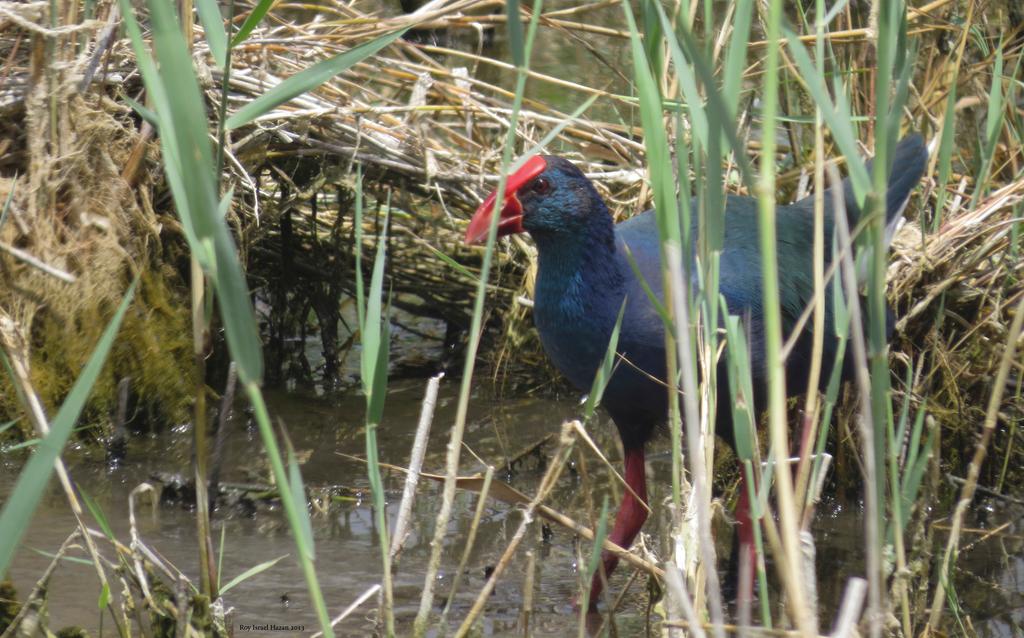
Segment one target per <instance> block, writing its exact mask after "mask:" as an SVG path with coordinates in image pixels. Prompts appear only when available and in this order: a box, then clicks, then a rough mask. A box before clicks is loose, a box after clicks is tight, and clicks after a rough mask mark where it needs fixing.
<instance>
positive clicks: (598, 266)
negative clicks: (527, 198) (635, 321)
mask: <svg viewBox="0 0 1024 638" xmlns="http://www.w3.org/2000/svg"><path fill="white" fill-rule="evenodd" d="M602 206H603V204H602ZM534 241H535V242H536V244H537V261H538V264H537V267H538V268H537V269H538V272H537V286H536V297H537V302H538V305H539V306H542V307H546V308H549V309H551V310H552V311H553V312H552V314H553V315H557V316H558V317H559V319H560V320H567V321H572V320H574V319H580V320H587V319H591V320H598V321H599V322H600V323H604V322H603V321H600V319H601V318H603V317H599V316H598V315H603V314H607V313H606V312H605V311H606V310H608V308H611V313H612V316H613V319H614V315H615V314H616V313H617V312H618V308H619V305H620V301H621V297H622V294H623V290H624V284H625V277H624V273H623V271H622V266H621V263H620V261H621V260H620V259H619V255H618V248H617V246H616V241H615V225H614V224H613V223H612V219H611V215H610V214H608V212H607V210H603V211H596V212H595V214H594V215H593V219H592V223H590V224H588V226H587V228H586V229H584V232H583V233H581V234H578V235H574V236H572V237H568V238H567V237H565V236H561V237H558V236H553V235H552V236H543V235H542V236H537V234H534ZM552 318H554V317H552Z"/></svg>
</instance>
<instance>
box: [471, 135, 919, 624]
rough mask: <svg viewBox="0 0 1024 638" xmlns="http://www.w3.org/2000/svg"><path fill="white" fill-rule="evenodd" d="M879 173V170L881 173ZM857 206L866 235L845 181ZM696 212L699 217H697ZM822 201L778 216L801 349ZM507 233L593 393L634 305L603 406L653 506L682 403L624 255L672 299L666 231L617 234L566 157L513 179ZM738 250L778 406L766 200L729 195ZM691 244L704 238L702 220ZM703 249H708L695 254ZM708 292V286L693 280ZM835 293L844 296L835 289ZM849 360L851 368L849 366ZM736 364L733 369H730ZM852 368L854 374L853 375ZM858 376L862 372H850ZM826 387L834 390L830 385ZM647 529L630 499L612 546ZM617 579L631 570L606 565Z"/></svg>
mask: <svg viewBox="0 0 1024 638" xmlns="http://www.w3.org/2000/svg"><path fill="white" fill-rule="evenodd" d="M927 155H928V154H927V150H926V149H925V145H924V141H923V140H922V139H921V137H920V136H919V135H916V134H913V135H910V136H908V137H906V138H904V139H903V140H902V141H901V142H900V143H899V144H898V145H897V147H896V149H895V152H894V158H893V163H892V170H891V172H890V175H889V181H888V190H887V192H886V201H885V206H886V224H887V227H888V228H890V229H891V228H892V227H893V226H894V222H895V221H897V218H898V217H899V215H900V214H901V212H902V210H903V207H904V206H905V205H906V203H907V200H908V199H909V197H910V192H911V191H912V190H913V188H914V187H915V186H916V185H917V183H918V182H919V181H920V179H921V175H922V174H923V173H924V169H925V163H926V160H927ZM869 170H870V168H869ZM842 188H843V191H844V192H843V200H844V201H845V206H846V214H847V219H848V220H849V223H850V228H851V229H853V228H854V227H855V226H856V223H857V221H858V218H859V209H858V207H857V204H856V200H855V198H854V195H853V190H852V187H851V186H850V184H849V183H848V182H844V183H843V185H842ZM496 196H497V193H492V194H491V196H490V197H488V198H487V200H486V201H484V203H483V204H482V205H481V206H480V208H478V209H477V211H476V214H475V215H474V216H473V218H472V220H471V221H470V223H469V227H468V228H467V230H466V242H467V243H478V242H481V241H484V240H485V239H486V237H487V232H488V230H489V227H490V223H491V215H492V214H493V213H494V210H495V199H496ZM694 209H696V206H694ZM813 210H814V202H813V198H812V197H808V198H806V199H803V200H801V201H799V202H797V203H795V204H792V205H787V206H778V207H777V209H776V232H777V237H778V239H777V241H778V272H779V289H780V295H781V299H780V302H781V309H782V322H783V331H784V333H785V336H786V337H788V336H789V333H790V332H791V331H792V330H793V328H794V325H795V324H796V322H797V319H798V318H799V316H800V315H801V313H802V312H803V311H804V309H805V308H806V307H807V306H808V305H809V304H810V303H811V302H812V300H813V295H814V277H813V274H812V273H813V231H814V214H813ZM498 214H499V219H498V228H497V232H498V235H499V236H501V235H509V234H514V233H521V232H524V231H525V232H528V233H530V235H531V236H532V237H533V240H534V242H535V243H536V245H537V256H538V261H539V263H538V272H537V282H536V290H535V294H534V310H533V316H534V321H535V323H536V325H537V331H538V333H539V334H540V339H541V342H542V343H543V345H544V350H545V351H546V352H547V354H548V356H549V357H551V360H552V361H553V362H554V364H555V367H557V368H558V369H559V370H560V371H561V372H562V374H564V375H565V376H566V377H567V378H568V379H569V381H570V382H572V384H573V385H574V386H576V387H577V388H579V389H580V390H581V391H584V392H586V391H589V390H590V388H591V385H592V383H593V380H594V375H595V374H596V371H597V369H598V367H599V366H600V364H601V361H602V359H603V357H604V354H605V351H606V349H607V347H608V341H609V338H610V336H611V332H612V329H613V328H614V326H615V322H616V318H617V316H618V312H619V310H620V308H621V306H622V303H623V299H626V308H625V313H624V315H623V318H622V324H621V329H620V335H619V341H618V352H619V353H620V354H621V356H622V357H624V358H625V359H626V360H628V361H629V362H630V365H619V366H617V368H616V370H615V372H614V373H613V374H612V376H611V378H610V379H609V381H608V384H607V387H606V389H605V391H604V395H603V397H602V403H603V405H604V407H605V408H606V409H607V410H608V413H609V414H610V415H611V417H612V420H613V421H614V422H615V425H616V426H617V428H618V430H619V436H620V437H621V438H622V446H623V449H624V451H625V480H626V482H627V483H628V484H629V486H630V487H631V488H632V490H633V492H635V494H636V496H638V497H639V498H640V499H643V501H645V502H646V500H647V489H646V477H645V471H644V444H645V443H646V442H647V440H648V439H649V438H650V437H651V435H652V433H653V431H654V428H655V426H657V425H658V424H659V423H661V422H664V421H665V420H666V415H667V410H668V395H667V391H666V387H665V385H664V383H663V382H659V381H656V380H663V379H665V377H666V373H665V367H666V362H665V337H664V329H665V327H664V324H663V322H662V319H661V317H660V315H659V313H658V312H657V311H656V309H655V308H654V306H653V305H652V303H651V301H650V299H649V298H648V295H647V294H646V293H645V292H644V290H643V288H642V285H641V282H640V281H639V280H638V278H637V277H636V275H635V274H634V270H633V268H632V267H631V266H630V263H629V261H628V259H627V257H626V251H625V250H624V247H626V246H628V247H629V251H630V253H631V254H632V256H633V259H634V260H635V262H636V266H637V268H638V270H639V272H640V273H641V274H642V275H643V277H644V278H645V279H646V282H647V284H648V285H649V286H650V289H651V290H653V291H655V293H656V294H658V295H659V297H660V295H661V292H662V271H661V264H660V259H661V258H660V254H659V247H658V242H659V238H658V231H657V225H656V220H655V214H654V211H653V210H649V211H646V212H644V213H641V214H639V215H636V216H634V217H631V218H630V219H627V220H626V221H624V222H622V223H620V224H615V223H614V222H613V220H612V216H611V213H610V212H609V211H608V207H607V206H606V205H605V203H604V201H603V200H602V199H601V196H600V195H599V194H598V192H597V190H596V189H595V188H594V185H593V184H592V183H591V182H590V180H589V179H587V177H586V176H585V175H584V174H583V173H582V172H581V171H580V170H579V169H578V168H577V167H576V166H575V165H573V164H572V163H571V162H569V161H568V160H566V159H563V158H560V157H554V156H547V155H545V156H535V157H532V158H530V159H529V160H528V161H527V162H526V163H525V164H524V165H523V166H522V168H520V169H519V170H518V171H516V172H515V173H514V174H513V175H511V176H510V177H509V178H508V181H507V185H506V192H505V197H504V202H502V205H501V207H500V210H499V213H498ZM833 216H834V211H833V210H832V198H831V197H830V196H828V194H826V197H825V263H826V265H827V264H829V263H830V262H831V260H832V255H831V253H832V250H831V245H832V241H831V238H832V235H833V223H834V217H833ZM724 225H725V242H724V247H723V250H722V253H721V262H720V284H719V285H720V288H719V290H720V292H721V294H722V295H723V296H724V297H725V300H726V303H727V305H728V307H729V312H730V313H732V314H735V315H740V316H742V317H745V321H746V325H745V328H746V330H747V335H748V341H749V344H750V357H751V375H752V377H753V387H754V395H755V396H754V404H755V407H756V408H757V410H758V411H759V412H760V411H762V410H763V409H764V408H765V401H766V394H767V385H768V381H767V378H766V370H765V360H764V359H765V354H764V350H765V343H764V324H763V321H764V317H763V312H764V311H763V306H762V289H761V283H762V279H761V256H760V253H759V250H758V224H757V201H756V200H755V199H753V198H750V197H741V196H736V195H730V196H728V199H727V201H726V210H725V217H724ZM691 236H692V237H693V238H694V241H696V238H697V216H696V215H694V216H693V228H692V234H691ZM696 251H697V249H696V246H694V250H693V252H694V254H695V253H696ZM693 284H694V285H697V282H696V280H695V281H694V282H693ZM830 285H831V284H830ZM826 299H828V300H829V301H828V302H827V305H826V310H825V341H824V349H823V355H822V369H823V370H830V369H831V367H832V365H833V363H834V361H835V357H836V355H837V349H838V347H839V341H838V339H837V338H836V337H835V328H834V312H833V308H832V304H831V299H832V295H831V294H826ZM811 348H812V334H811V328H810V327H809V326H808V327H807V328H805V329H804V331H803V333H802V334H801V335H800V336H799V337H798V338H797V341H796V344H795V346H794V347H793V349H792V350H791V351H790V354H789V356H788V358H787V360H786V391H787V394H788V395H795V394H800V393H802V392H805V391H806V390H807V383H808V375H809V369H810V358H811V356H812V355H811ZM848 360H849V358H847V361H848ZM723 361H724V358H723ZM847 368H850V366H847ZM851 371H852V370H850V369H848V370H847V371H846V374H849V373H850V372H851ZM717 374H718V376H719V385H718V387H719V388H722V390H721V391H720V392H719V393H718V397H719V404H718V409H717V415H718V417H717V422H716V424H715V425H716V432H717V433H718V434H719V435H720V436H722V437H723V438H724V439H725V440H726V441H728V442H729V443H730V444H732V441H733V428H732V422H731V421H732V420H731V409H730V405H729V401H730V398H729V393H728V392H727V391H725V388H727V387H728V386H727V385H726V384H727V382H728V381H727V377H726V376H725V375H726V374H727V372H726V365H725V363H721V364H720V365H719V368H718V371H717ZM827 376H828V375H827V374H825V375H822V382H821V388H822V389H824V387H825V384H826V383H827ZM747 507H748V504H747V502H746V490H745V489H741V490H740V500H739V503H738V505H737V512H736V515H737V519H738V521H739V529H738V535H739V542H740V547H741V550H740V551H747V552H749V551H752V545H751V543H752V527H751V522H750V519H749V511H747ZM646 518H647V509H646V507H645V505H644V504H642V503H640V502H638V501H637V499H636V497H634V496H633V494H630V493H629V492H628V491H627V493H626V494H625V496H624V497H623V500H622V504H621V506H620V508H619V512H618V515H617V516H616V518H615V525H614V527H613V529H612V532H611V535H610V537H609V538H610V540H611V541H612V542H614V543H615V544H617V545H619V546H620V547H623V548H626V549H628V548H629V546H630V545H631V544H632V542H633V539H634V538H635V537H636V535H637V533H638V532H639V531H640V528H641V527H642V526H643V523H644V521H645V519H646ZM603 563H604V569H605V573H606V574H608V575H610V574H611V572H612V570H613V569H614V568H615V566H616V564H617V563H618V559H617V558H616V557H615V556H614V555H611V554H609V553H605V555H604V557H603ZM601 588H602V583H601V578H600V574H598V575H596V576H595V577H594V581H593V583H592V585H591V596H590V601H591V605H596V603H597V601H598V598H599V594H600V592H601Z"/></svg>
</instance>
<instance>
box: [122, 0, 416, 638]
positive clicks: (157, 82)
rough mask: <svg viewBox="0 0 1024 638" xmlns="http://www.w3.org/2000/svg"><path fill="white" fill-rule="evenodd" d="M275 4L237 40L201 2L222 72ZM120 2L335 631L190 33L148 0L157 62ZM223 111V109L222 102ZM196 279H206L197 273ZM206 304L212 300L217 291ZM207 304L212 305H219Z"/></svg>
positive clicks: (323, 613) (311, 575)
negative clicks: (231, 221) (282, 441)
mask: <svg viewBox="0 0 1024 638" xmlns="http://www.w3.org/2000/svg"><path fill="white" fill-rule="evenodd" d="M270 4H271V3H270V2H262V3H261V4H260V5H259V6H258V7H257V10H256V11H254V12H253V13H251V14H250V16H249V19H248V20H247V21H246V22H245V23H244V24H243V26H242V28H241V29H240V31H239V33H237V34H235V36H234V37H233V38H230V39H229V38H228V37H227V34H226V33H225V32H224V29H223V27H222V26H221V27H220V28H218V27H217V24H218V23H221V24H222V22H221V21H220V18H219V11H218V10H217V7H216V6H209V4H208V3H203V2H201V3H200V6H199V12H200V19H201V20H202V21H203V23H204V26H205V27H206V30H207V32H208V34H207V39H208V43H209V45H210V49H211V52H212V53H213V55H214V58H215V61H216V62H217V63H219V64H221V65H222V69H221V71H222V73H225V74H227V73H229V69H228V64H229V63H230V51H231V48H232V47H233V46H235V45H237V44H238V43H240V42H242V41H244V40H245V38H246V37H248V35H249V33H250V32H251V31H252V29H253V28H254V27H255V26H256V24H257V23H258V22H259V20H260V19H261V18H262V15H263V13H265V12H266V10H267V9H269V6H270ZM120 5H121V11H122V13H123V15H124V16H125V24H126V28H127V31H128V34H129V37H130V38H131V41H132V46H133V49H134V51H135V54H136V59H137V62H138V65H139V69H140V71H141V74H142V77H143V81H144V83H145V86H146V89H147V94H148V97H149V101H150V103H151V104H152V105H153V108H152V110H151V111H149V113H148V114H149V117H150V118H152V119H154V121H155V123H156V125H157V128H158V130H159V133H160V142H161V149H162V151H163V160H164V166H165V174H166V176H167V181H168V183H169V184H170V187H171V192H172V195H173V197H174V202H175V207H176V209H177V211H178V215H179V218H180V219H181V222H182V228H183V230H184V233H185V236H186V239H187V240H188V244H189V247H190V249H191V251H192V255H193V257H194V259H195V260H196V263H197V264H198V266H199V268H200V269H201V270H202V273H203V277H202V279H205V282H206V283H208V284H209V285H210V289H211V292H212V293H213V295H215V296H216V308H217V311H218V315H219V317H220V320H221V321H222V323H223V325H224V331H225V335H226V338H227V343H228V350H229V353H230V355H231V357H232V359H233V360H234V361H235V363H236V365H237V369H238V377H239V381H240V382H241V383H242V386H243V388H244V389H245V392H246V395H247V396H248V398H249V401H250V403H251V404H252V406H253V408H254V416H255V418H256V423H257V426H258V429H259V432H260V436H261V438H262V440H263V444H264V448H265V449H266V452H267V456H268V458H269V460H270V464H271V469H272V472H273V475H274V480H275V482H276V484H277V487H278V491H279V496H280V499H281V502H282V504H283V506H284V510H285V514H286V518H287V519H288V522H289V525H290V527H291V529H292V532H293V535H294V537H295V543H296V547H297V550H298V551H297V555H298V560H299V564H300V566H301V568H302V571H303V574H304V577H305V580H306V586H307V588H308V589H309V593H310V598H311V601H312V605H313V608H314V610H315V612H316V616H317V619H318V622H319V623H320V626H321V628H322V630H323V632H324V635H326V636H333V630H332V628H331V624H330V618H329V615H328V613H327V605H326V603H325V601H324V597H323V594H322V593H321V590H320V583H319V580H318V578H317V575H316V569H315V566H314V560H315V548H314V541H313V535H312V531H311V529H312V526H311V523H310V520H309V512H308V510H307V508H306V505H305V491H304V488H303V484H302V479H301V475H300V473H299V469H298V464H297V462H296V461H295V458H294V454H293V453H292V452H291V449H290V446H289V448H288V449H289V453H288V457H287V467H286V463H285V458H284V457H283V456H282V454H281V451H280V448H279V446H278V442H277V437H276V435H275V433H274V430H273V426H272V425H271V422H270V416H269V413H268V411H267V407H266V404H265V402H264V399H263V394H262V392H261V390H260V386H259V383H260V378H261V376H262V346H261V343H260V340H259V334H258V330H257V327H256V322H255V317H254V315H253V310H252V304H251V302H250V298H249V290H248V286H247V284H246V281H245V276H244V273H243V270H242V265H241V263H240V261H239V259H238V254H237V250H236V248H235V245H234V242H233V240H232V238H231V234H230V230H229V229H228V226H227V224H226V222H225V219H224V214H225V213H226V212H227V210H228V208H229V207H230V196H231V193H230V191H229V192H228V194H227V195H225V196H224V197H223V198H222V197H220V196H219V195H218V192H217V191H218V184H219V171H218V169H217V163H218V162H219V159H218V162H215V161H214V154H213V152H212V150H211V148H210V143H209V140H208V119H207V113H206V108H205V104H204V101H203V96H202V93H201V91H200V89H199V84H198V82H197V80H196V74H195V70H194V68H193V66H192V61H191V58H190V56H189V54H188V43H187V42H186V41H185V39H184V38H183V37H182V33H181V28H180V26H179V24H178V20H177V18H176V16H175V15H174V12H173V11H172V10H171V7H170V5H169V4H168V3H166V2H161V1H160V0H149V2H148V3H147V6H148V8H149V12H150V20H151V25H152V30H153V48H154V52H155V55H156V58H157V59H158V60H159V62H160V65H159V68H158V67H157V65H156V61H155V60H154V58H153V57H151V55H150V52H149V50H148V48H147V46H146V44H145V41H144V39H143V36H142V31H141V29H140V28H139V25H138V22H137V20H136V18H135V12H134V9H133V8H132V6H131V5H130V3H128V2H127V1H126V0H120ZM398 35H400V30H399V31H395V32H392V33H390V34H387V35H385V36H383V37H381V38H379V39H378V40H376V41H374V42H371V43H368V44H367V45H362V46H361V47H357V48H356V49H353V50H351V51H348V52H345V53H343V54H340V55H339V56H336V57H335V58H333V59H331V60H328V61H326V62H325V63H321V64H319V65H314V66H313V67H311V68H310V69H307V70H306V71H303V72H300V73H298V74H296V75H295V76H293V77H292V78H290V79H289V80H286V81H285V82H283V83H282V84H281V85H279V86H278V87H277V89H276V90H272V91H270V92H268V95H265V96H263V97H262V98H258V99H257V100H255V101H254V102H253V103H251V104H250V105H248V107H247V108H245V109H243V110H242V111H241V115H239V114H238V113H236V114H235V115H234V116H232V117H231V118H228V120H227V121H226V122H224V121H223V120H222V122H223V125H222V126H223V127H226V128H231V127H233V126H239V125H241V124H243V123H245V122H247V121H250V120H251V119H253V118H255V117H258V116H259V115H261V114H262V113H265V112H266V111H268V110H270V109H272V108H274V107H276V106H277V105H279V104H281V103H283V102H284V101H286V100H288V99H290V98H291V97H294V96H295V95H298V94H299V93H301V92H304V91H308V90H312V89H313V88H315V87H316V86H319V84H321V83H323V82H324V81H326V80H327V79H329V77H331V75H333V74H335V73H338V72H340V71H342V70H344V69H345V68H347V67H348V66H351V65H352V64H354V63H356V62H358V61H359V60H361V59H363V58H364V57H366V56H368V55H372V54H373V53H375V52H376V51H377V50H379V49H380V48H381V47H383V46H385V45H387V44H388V43H390V42H391V41H393V40H394V39H395V38H396V37H398ZM328 72H329V73H328ZM282 87H284V88H282ZM222 90H223V94H222V96H221V99H222V101H224V100H226V91H227V82H226V81H225V82H224V83H223V85H222ZM221 112H222V113H223V112H224V111H223V108H222V111H221ZM194 281H195V280H194ZM196 285H197V287H198V285H199V284H198V282H197V284H196ZM208 303H209V304H212V299H211V300H210V301H209V302H208ZM207 308H212V305H208V306H207ZM200 478H202V477H200Z"/></svg>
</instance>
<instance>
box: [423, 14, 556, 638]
mask: <svg viewBox="0 0 1024 638" xmlns="http://www.w3.org/2000/svg"><path fill="white" fill-rule="evenodd" d="M542 7H543V0H536V1H535V2H534V4H533V11H532V15H531V18H530V25H529V27H528V29H527V32H526V36H525V39H524V38H523V35H522V25H521V24H520V22H519V21H520V12H519V3H518V2H517V1H516V0H510V1H509V2H508V3H507V4H506V15H507V18H508V25H509V34H508V35H509V47H510V49H511V52H512V58H513V61H514V62H515V65H516V86H515V93H514V98H513V101H512V111H511V114H510V116H509V123H508V131H507V133H506V136H505V143H504V146H503V148H502V154H501V173H500V175H501V177H500V179H499V181H498V188H497V196H496V198H495V203H496V204H495V205H496V206H500V205H501V204H500V203H501V202H502V201H503V200H504V195H505V182H506V179H505V177H506V175H507V171H508V168H509V166H510V164H511V162H512V158H513V156H514V154H515V141H516V127H517V123H518V121H519V111H520V109H521V108H522V104H523V92H524V90H525V88H526V79H527V77H528V74H529V60H530V55H531V53H532V51H533V43H534V38H535V37H536V33H537V24H538V19H539V16H540V12H541V9H542ZM498 217H499V216H498V214H497V211H494V214H493V215H492V216H491V225H490V228H489V230H488V233H487V242H486V244H485V246H484V255H483V260H482V262H481V264H480V278H479V280H478V281H477V289H476V296H475V298H474V300H473V315H472V319H471V320H470V328H469V343H468V345H467V347H466V359H465V364H464V365H463V370H462V382H461V384H460V386H459V398H458V402H457V407H456V413H455V423H454V425H453V426H452V431H451V435H450V438H449V442H448V450H447V456H446V459H445V482H444V487H443V491H442V499H441V507H440V508H438V512H437V519H436V521H435V523H434V536H433V539H432V540H431V551H430V561H429V563H428V565H427V570H426V575H425V580H424V587H423V595H422V597H421V598H420V606H419V610H418V611H417V613H416V620H415V623H414V626H413V631H414V634H415V635H416V636H422V635H424V633H425V632H426V630H427V624H428V622H429V616H430V609H431V607H432V605H433V592H434V582H435V580H436V578H435V576H436V574H437V571H438V569H439V567H440V563H441V553H442V551H443V549H444V537H445V533H446V530H447V528H448V521H449V519H450V518H451V510H452V503H453V500H454V498H455V479H456V476H457V475H458V470H459V457H460V453H461V450H462V437H463V434H464V433H465V429H466V417H467V413H468V410H469V398H470V391H471V389H472V382H473V371H474V369H475V367H476V354H477V350H478V349H479V346H480V338H481V336H482V326H483V309H484V300H485V298H486V292H487V283H488V276H489V274H490V269H491V263H492V261H493V256H494V246H495V240H496V237H497V232H496V231H497V228H498Z"/></svg>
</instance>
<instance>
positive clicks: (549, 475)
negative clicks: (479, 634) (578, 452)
mask: <svg viewBox="0 0 1024 638" xmlns="http://www.w3.org/2000/svg"><path fill="white" fill-rule="evenodd" d="M578 425H579V422H578V421H569V422H566V423H563V424H562V431H561V434H560V436H559V438H558V447H557V448H556V450H555V453H554V454H553V455H552V458H551V463H550V464H549V465H548V469H547V471H546V472H545V473H544V477H543V478H542V479H541V482H540V486H539V487H538V488H537V494H536V496H534V497H533V499H532V500H531V501H530V503H529V504H528V505H527V506H526V507H525V508H524V510H523V512H522V515H523V520H522V522H520V524H519V527H518V528H517V529H516V531H515V533H514V534H513V535H512V539H511V540H510V541H509V544H508V546H507V547H506V548H505V551H504V552H503V553H502V555H501V558H499V559H498V562H497V564H496V565H495V566H494V571H492V572H491V575H490V577H489V578H488V579H487V582H486V583H484V586H483V588H482V589H481V590H480V594H479V595H478V596H477V598H476V601H475V602H474V603H473V606H472V607H471V608H470V610H469V613H468V614H466V618H465V620H463V621H462V625H461V626H460V627H459V629H458V631H457V632H456V633H455V638H464V637H465V636H466V635H467V634H468V633H469V631H470V630H471V629H472V628H473V624H474V623H475V622H476V619H477V617H478V616H479V615H480V613H481V612H482V611H483V608H484V605H485V604H487V599H488V598H489V597H490V595H491V592H493V591H494V586H495V584H497V582H498V579H499V578H501V576H502V574H503V573H504V572H505V569H506V568H507V567H508V564H509V562H510V561H511V560H512V557H513V556H514V555H515V553H516V550H517V549H519V544H520V543H521V542H522V541H523V539H524V538H525V537H526V530H527V529H529V527H530V525H531V524H532V523H533V521H534V516H535V514H536V512H537V510H538V509H539V508H540V506H541V503H542V502H543V501H544V500H545V499H546V498H547V496H548V494H549V493H550V492H551V490H552V489H554V487H555V485H556V484H557V482H558V477H559V476H561V474H562V470H563V469H565V466H566V464H567V463H566V462H567V461H568V460H569V454H570V453H571V452H572V447H573V445H574V443H575V441H576V435H575V432H576V427H578Z"/></svg>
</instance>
